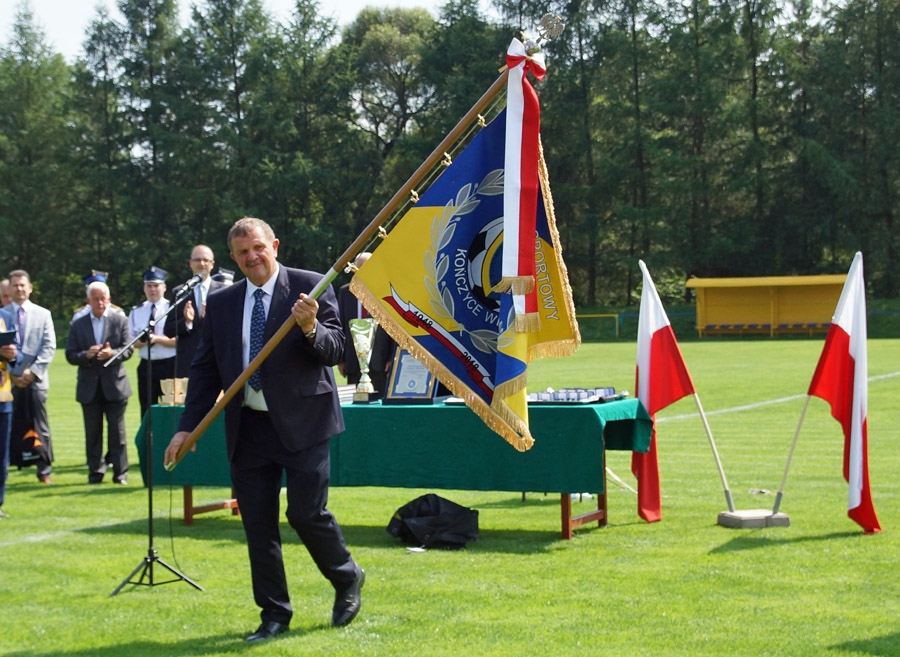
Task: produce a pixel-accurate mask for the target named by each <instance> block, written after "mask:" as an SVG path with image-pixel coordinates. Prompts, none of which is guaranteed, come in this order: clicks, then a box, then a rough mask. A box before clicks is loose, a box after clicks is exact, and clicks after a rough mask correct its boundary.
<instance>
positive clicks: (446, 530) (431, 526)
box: [387, 493, 478, 550]
mask: <svg viewBox="0 0 900 657" xmlns="http://www.w3.org/2000/svg"><path fill="white" fill-rule="evenodd" d="M387 532H388V534H390V535H391V536H395V537H397V538H399V539H400V540H402V541H403V542H404V543H406V544H407V545H414V546H417V547H425V548H440V549H443V550H459V549H460V548H464V547H465V546H466V543H467V542H469V541H476V540H478V511H476V510H474V509H467V508H466V507H464V506H460V505H459V504H457V503H456V502H451V501H450V500H447V499H444V498H443V497H439V496H437V495H435V494H434V493H428V494H427V495H422V496H421V497H417V498H416V499H414V500H413V501H412V502H409V503H407V504H404V505H403V506H401V507H400V508H399V509H397V511H396V513H394V517H393V518H391V521H390V522H389V523H388V526H387Z"/></svg>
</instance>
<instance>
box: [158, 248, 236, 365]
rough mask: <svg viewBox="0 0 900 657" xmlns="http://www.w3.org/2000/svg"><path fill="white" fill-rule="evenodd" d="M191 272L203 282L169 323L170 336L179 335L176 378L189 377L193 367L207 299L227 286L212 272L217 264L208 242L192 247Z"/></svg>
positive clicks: (178, 291)
mask: <svg viewBox="0 0 900 657" xmlns="http://www.w3.org/2000/svg"><path fill="white" fill-rule="evenodd" d="M188 265H189V266H190V268H191V273H192V274H194V275H195V276H200V282H199V283H198V284H197V285H196V286H195V287H194V289H193V290H191V293H190V294H188V295H187V296H186V297H185V298H184V300H183V301H181V302H179V304H178V307H177V308H175V310H174V311H172V315H173V317H174V319H170V320H169V321H167V322H166V335H167V336H169V337H170V338H178V340H177V341H176V342H175V377H176V378H179V379H182V378H185V377H187V375H188V372H189V371H190V369H191V361H193V360H194V354H195V353H196V351H197V343H199V342H200V329H201V328H202V326H203V318H204V317H205V316H206V299H207V298H208V297H209V295H210V294H212V293H213V292H215V291H216V290H218V289H220V288H223V287H225V283H222V282H220V281H216V280H213V279H212V277H211V276H210V274H211V273H212V270H213V267H215V265H216V261H215V258H214V256H213V252H212V249H211V248H209V247H208V246H206V245H205V244H198V245H197V246H195V247H194V248H193V249H191V259H190V260H189V261H188ZM181 290H182V287H181V286H179V287H176V288H175V289H174V290H173V294H174V298H176V299H177V298H178V297H179V295H180V293H181Z"/></svg>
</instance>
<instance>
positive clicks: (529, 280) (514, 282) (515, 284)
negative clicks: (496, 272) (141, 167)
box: [494, 276, 534, 295]
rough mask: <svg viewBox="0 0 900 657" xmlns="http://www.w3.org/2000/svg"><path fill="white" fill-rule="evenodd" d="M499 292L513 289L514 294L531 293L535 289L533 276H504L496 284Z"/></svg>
mask: <svg viewBox="0 0 900 657" xmlns="http://www.w3.org/2000/svg"><path fill="white" fill-rule="evenodd" d="M494 289H495V290H496V291H497V292H508V291H512V293H513V294H519V295H522V294H530V293H531V291H532V290H533V289H534V277H533V276H504V277H503V278H501V279H500V282H499V283H497V284H496V285H495V286H494Z"/></svg>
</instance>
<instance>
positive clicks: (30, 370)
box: [9, 269, 56, 484]
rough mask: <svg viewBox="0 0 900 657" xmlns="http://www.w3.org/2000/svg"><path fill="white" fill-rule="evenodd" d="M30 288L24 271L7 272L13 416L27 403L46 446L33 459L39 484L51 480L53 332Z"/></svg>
mask: <svg viewBox="0 0 900 657" xmlns="http://www.w3.org/2000/svg"><path fill="white" fill-rule="evenodd" d="M33 291H34V288H33V287H32V285H31V276H29V274H28V272H27V271H25V270H24V269H15V270H13V271H11V272H9V295H10V297H11V298H12V303H11V304H10V308H11V312H12V314H13V316H14V317H15V318H16V333H17V338H16V347H18V349H19V357H18V358H17V359H16V362H15V365H12V366H11V367H10V368H9V376H10V379H11V380H12V382H13V385H14V386H15V388H14V389H13V417H15V415H16V413H21V412H25V404H30V406H31V413H32V416H33V418H34V430H35V431H36V432H37V435H38V438H39V439H40V440H41V441H42V442H43V443H44V445H45V447H46V449H47V455H46V457H42V458H41V459H40V460H38V461H36V462H35V465H36V466H37V477H38V480H39V481H41V482H42V483H45V484H49V483H52V481H51V480H50V471H51V466H50V463H51V462H52V461H53V446H52V442H51V440H50V422H49V420H48V419H47V390H48V389H49V388H50V381H49V378H48V376H47V368H48V367H49V366H50V361H52V360H53V354H54V353H55V352H56V333H55V332H54V330H53V318H52V317H51V316H50V311H49V310H47V309H46V308H43V307H41V306H38V305H37V304H34V303H32V302H31V301H30V298H31V293H32V292H33ZM26 390H27V391H28V394H26V392H25V391H26Z"/></svg>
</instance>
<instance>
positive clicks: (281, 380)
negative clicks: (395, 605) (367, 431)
mask: <svg viewBox="0 0 900 657" xmlns="http://www.w3.org/2000/svg"><path fill="white" fill-rule="evenodd" d="M278 244H279V241H278V239H276V237H275V234H274V232H273V231H272V228H271V227H270V226H269V225H268V224H267V223H266V222H264V221H262V220H260V219H255V218H244V219H241V220H239V221H238V222H236V223H235V225H234V226H232V228H231V230H230V231H229V233H228V245H229V247H230V250H231V258H232V259H233V260H234V261H235V262H236V263H237V265H238V267H239V268H240V270H241V272H243V274H244V275H245V277H246V278H245V279H244V280H242V281H240V282H238V283H235V284H234V285H231V286H229V287H226V288H224V289H221V290H219V291H217V292H216V293H215V294H212V295H210V296H209V299H208V300H207V302H206V318H205V321H204V322H203V328H202V332H201V336H200V343H199V345H198V347H197V353H196V355H195V357H194V360H193V363H192V364H191V369H190V375H189V377H190V383H189V385H188V389H187V396H186V399H185V408H184V412H183V413H182V415H181V419H180V421H179V425H178V432H177V433H176V434H175V435H174V436H173V437H172V440H171V442H170V443H169V446H168V447H167V448H166V453H165V463H166V464H170V463H174V462H175V457H176V455H177V453H178V451H179V448H180V447H181V446H182V444H183V443H184V441H185V439H186V438H187V437H188V435H189V433H190V431H192V430H193V429H194V428H195V427H196V426H197V425H198V424H199V423H200V421H201V420H202V419H203V418H204V417H205V416H206V414H207V412H208V411H209V410H210V409H211V408H212V406H213V405H214V404H215V402H216V398H217V397H218V395H219V392H220V391H221V390H222V389H226V388H228V387H230V386H231V384H232V383H233V382H234V381H235V380H236V379H237V378H238V377H239V376H240V375H241V373H242V372H243V371H244V369H245V368H246V366H247V363H248V362H249V361H250V360H252V356H251V354H250V353H249V348H250V346H249V342H250V337H249V335H250V324H251V313H252V308H253V306H254V303H255V302H254V296H253V292H254V291H255V290H256V289H257V288H261V289H263V290H264V291H265V296H264V301H263V303H264V305H266V306H267V309H266V319H265V334H264V341H268V340H269V338H271V337H272V335H273V334H274V333H276V332H277V331H278V329H280V328H281V326H282V325H283V324H284V323H285V322H286V321H287V320H289V319H291V318H292V317H293V320H294V321H295V322H296V324H297V326H294V327H293V329H292V330H290V331H289V332H288V333H287V335H286V336H285V337H284V339H282V340H281V341H280V342H279V344H278V346H277V347H275V348H274V350H273V351H272V353H271V354H270V355H269V356H268V358H266V360H265V361H264V362H263V363H262V365H261V366H260V368H259V374H260V383H261V387H260V389H259V390H256V389H254V387H253V385H252V383H253V378H251V379H250V380H249V381H248V382H247V383H246V384H245V385H244V386H243V390H241V391H239V392H238V393H237V394H236V395H235V396H234V398H233V399H232V400H231V401H230V402H229V403H228V404H227V405H226V407H225V440H226V449H227V453H228V459H229V463H230V471H231V478H232V484H233V487H234V491H235V496H236V498H237V501H238V506H239V508H240V510H241V519H242V521H243V524H244V533H245V535H246V538H247V546H248V551H249V555H250V571H251V580H252V584H253V595H254V599H255V601H256V604H257V605H258V606H259V607H260V609H261V612H260V618H261V620H262V623H261V624H260V626H259V628H258V629H257V631H256V632H254V633H253V634H251V635H250V636H248V637H247V640H248V641H262V640H266V639H270V638H272V637H274V636H276V635H277V634H280V633H282V632H285V631H287V629H288V626H289V624H290V621H291V617H292V615H293V610H292V607H291V604H290V599H289V595H288V588H287V580H286V576H285V571H284V563H283V559H282V549H281V537H280V534H279V530H278V516H279V503H280V499H279V498H280V490H281V487H282V482H283V481H285V482H286V488H287V510H286V516H287V520H288V522H289V523H290V525H291V527H292V528H293V529H294V530H295V531H296V532H297V535H298V536H299V537H300V539H301V541H302V542H303V544H304V545H305V546H306V548H307V550H308V551H309V554H310V556H311V557H312V559H313V561H314V562H315V564H316V566H318V568H319V571H320V572H321V573H322V574H323V575H324V576H325V578H326V579H328V580H329V581H330V582H331V584H332V586H333V587H334V589H335V601H334V606H333V609H332V624H333V625H335V626H342V625H346V624H347V623H349V622H350V621H352V620H353V619H354V618H355V617H356V615H357V613H358V612H359V608H360V590H361V588H362V585H363V582H364V581H365V573H364V572H363V571H362V569H361V568H360V567H359V566H358V565H357V564H356V562H355V561H354V560H353V558H352V557H351V555H350V552H349V550H348V549H347V546H346V544H345V542H344V538H343V535H342V533H341V530H340V527H339V526H338V524H337V522H336V520H335V519H334V516H333V515H332V514H331V512H330V511H329V510H328V509H327V508H326V504H327V501H328V482H329V478H330V440H329V439H330V438H331V437H332V436H334V435H336V434H338V433H341V432H342V431H343V430H344V421H343V416H342V415H341V408H340V403H339V401H338V395H337V385H336V383H335V380H334V373H333V371H332V368H333V366H334V365H335V364H336V363H338V362H339V361H340V360H341V358H342V356H343V348H344V334H343V330H342V327H341V324H340V320H339V319H338V309H337V301H336V298H335V295H334V292H333V290H332V289H331V286H327V287H326V289H325V291H324V292H323V293H322V294H321V295H320V296H319V298H318V299H315V298H312V297H309V296H308V293H309V292H310V291H311V290H312V289H313V287H314V286H315V285H316V284H317V283H318V282H319V281H320V280H321V279H322V276H321V275H320V274H317V273H315V272H312V271H308V270H301V269H293V268H288V267H285V266H284V265H281V264H280V263H279V262H278V261H277V256H278Z"/></svg>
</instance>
